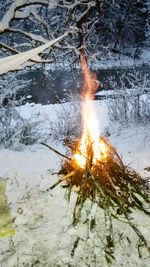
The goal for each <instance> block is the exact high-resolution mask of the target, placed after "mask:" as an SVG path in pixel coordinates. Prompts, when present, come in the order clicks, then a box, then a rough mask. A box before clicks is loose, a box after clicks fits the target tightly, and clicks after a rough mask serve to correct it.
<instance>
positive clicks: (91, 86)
mask: <svg viewBox="0 0 150 267" xmlns="http://www.w3.org/2000/svg"><path fill="white" fill-rule="evenodd" d="M81 66H82V73H83V78H84V86H83V88H82V94H81V96H82V103H81V114H82V123H83V130H82V134H81V136H80V137H79V138H78V140H70V141H69V142H68V143H67V146H68V149H69V153H67V154H66V155H63V154H61V153H60V152H58V151H56V150H54V149H52V148H51V147H49V146H48V147H49V148H50V149H52V150H53V151H54V152H56V153H57V154H59V155H60V156H62V157H63V162H62V166H61V169H60V171H59V173H58V175H59V178H60V179H59V180H58V181H57V182H56V183H55V184H54V185H52V186H51V187H50V188H48V189H47V190H51V189H53V188H54V187H55V186H57V185H58V184H60V183H62V184H63V186H64V187H66V188H67V190H68V197H69V198H70V195H71V192H72V191H75V192H76V194H77V199H76V204H75V207H74V212H73V224H74V225H75V224H77V223H78V222H79V221H80V217H81V211H82V208H83V206H84V203H85V202H86V200H90V201H91V202H92V203H95V204H96V205H97V206H98V207H100V208H102V209H103V210H104V211H107V212H106V213H107V215H108V214H109V218H110V220H111V217H114V218H116V219H119V216H124V218H125V219H126V220H127V222H128V223H129V224H130V226H131V227H132V228H133V230H134V231H135V232H136V234H137V235H138V237H139V238H140V239H141V240H142V242H143V243H144V245H145V246H146V247H147V248H148V245H147V241H146V240H145V238H144V237H143V235H142V234H141V232H140V231H139V230H138V229H137V228H136V226H135V225H134V224H133V223H132V221H131V218H130V213H131V212H132V211H133V210H134V209H136V210H139V211H142V212H144V213H145V214H147V215H150V212H149V211H148V209H147V208H146V205H147V204H148V205H149V203H150V201H149V186H148V180H147V179H142V178H141V176H140V175H139V174H138V173H137V172H136V171H134V170H133V169H131V168H130V167H128V166H125V165H124V164H123V161H122V159H121V157H120V156H119V155H118V153H117V151H116V149H115V148H114V147H113V146H112V145H111V144H110V142H109V141H108V140H106V138H104V137H103V136H99V124H98V122H99V119H98V116H97V114H96V110H95V107H94V101H93V99H94V93H95V91H96V90H97V87H98V82H97V81H96V77H95V75H93V74H91V73H90V71H89V69H88V66H87V62H86V58H85V56H84V55H82V57H81ZM145 204H146V205H145ZM109 241H110V240H109Z"/></svg>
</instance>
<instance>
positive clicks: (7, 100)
mask: <svg viewBox="0 0 150 267" xmlns="http://www.w3.org/2000/svg"><path fill="white" fill-rule="evenodd" d="M29 83H30V81H24V80H19V78H18V79H17V77H16V76H14V74H7V75H4V76H2V78H1V80H0V145H2V146H4V147H5V148H13V149H18V148H20V147H21V144H24V145H31V144H34V143H36V142H38V141H45V138H46V135H45V134H43V132H42V131H41V127H42V124H43V121H42V119H40V118H38V116H37V117H31V118H29V119H25V118H23V116H22V115H21V114H20V112H19V109H18V106H20V105H21V104H22V103H23V101H24V97H21V98H20V99H19V100H17V98H16V96H17V94H18V93H19V91H20V90H21V89H23V88H24V86H25V85H26V86H27V85H28V84H29Z"/></svg>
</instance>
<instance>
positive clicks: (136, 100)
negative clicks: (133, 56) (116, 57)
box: [108, 71, 150, 124]
mask: <svg viewBox="0 0 150 267" xmlns="http://www.w3.org/2000/svg"><path fill="white" fill-rule="evenodd" d="M125 75H126V74H125V73H124V74H123V75H122V76H120V77H119V80H118V81H115V80H114V78H113V77H112V78H111V81H110V83H111V86H112V88H113V93H112V94H111V96H110V99H108V110H109V117H110V120H111V121H118V122H120V123H122V124H127V123H129V124H130V123H147V122H149V121H150V78H149V76H148V75H143V74H142V73H140V72H137V71H134V72H133V73H131V74H129V76H128V77H126V76H125Z"/></svg>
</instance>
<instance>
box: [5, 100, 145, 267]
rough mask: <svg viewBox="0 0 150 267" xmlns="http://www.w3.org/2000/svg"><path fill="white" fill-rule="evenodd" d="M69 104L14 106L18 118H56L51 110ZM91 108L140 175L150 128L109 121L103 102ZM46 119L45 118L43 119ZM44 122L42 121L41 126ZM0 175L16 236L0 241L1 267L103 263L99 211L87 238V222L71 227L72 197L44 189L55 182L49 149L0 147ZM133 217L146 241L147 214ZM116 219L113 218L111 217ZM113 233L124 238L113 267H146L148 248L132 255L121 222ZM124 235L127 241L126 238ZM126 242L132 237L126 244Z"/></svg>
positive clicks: (130, 234) (133, 245) (129, 232)
mask: <svg viewBox="0 0 150 267" xmlns="http://www.w3.org/2000/svg"><path fill="white" fill-rule="evenodd" d="M71 106H72V103H71V102H68V103H65V104H63V105H61V104H56V105H46V106H42V105H40V104H37V105H34V104H26V105H24V106H21V107H19V109H20V112H21V114H22V116H24V117H25V118H30V117H31V115H33V114H39V116H40V117H47V116H48V117H49V119H52V120H53V121H55V120H57V116H56V111H58V110H59V111H63V109H64V107H65V108H66V109H70V107H71ZM95 108H96V110H97V113H98V117H99V120H100V122H101V123H100V131H101V132H103V131H104V129H105V128H106V127H107V128H109V132H110V133H111V135H110V138H109V139H110V141H111V144H112V145H114V146H115V147H116V148H117V150H118V152H119V153H120V154H121V155H122V157H123V161H124V162H125V163H126V164H129V165H130V166H131V167H133V168H135V170H137V171H139V172H140V173H141V174H142V175H143V176H144V177H146V176H148V172H146V171H144V170H143V169H144V168H145V167H149V166H150V157H149V151H150V138H149V132H150V126H149V125H148V126H137V127H136V126H133V127H128V128H127V127H126V128H123V127H122V126H120V125H110V124H109V123H110V122H109V121H108V115H107V105H106V102H105V101H102V102H100V101H95ZM45 123H46V121H45ZM43 126H44V125H43ZM49 144H50V145H51V146H52V147H54V148H56V149H58V150H59V151H60V152H62V153H65V148H64V146H63V145H62V143H58V142H57V143H56V142H54V141H53V140H49ZM0 162H1V164H0V177H2V178H3V179H4V180H5V181H6V183H7V198H8V203H9V207H10V210H11V215H12V218H14V228H15V235H13V236H11V237H5V238H1V239H0V262H1V266H2V267H12V266H14V267H15V266H19V267H22V266H29V267H31V266H39V267H42V266H47V267H50V266H52V267H53V266H57V267H58V266H60V267H66V266H68V267H69V266H72V267H84V266H90V267H94V266H96V267H100V266H101V267H105V266H108V265H107V263H106V260H105V257H104V236H105V234H104V232H105V231H104V229H105V222H104V215H103V212H102V211H101V210H99V211H98V212H97V222H98V224H97V231H98V233H99V234H100V235H101V238H97V235H96V234H95V232H93V233H90V238H87V236H88V231H87V225H86V224H83V223H82V222H81V223H79V225H78V226H76V227H73V226H72V225H71V223H72V212H73V206H74V203H75V199H76V194H75V193H73V194H72V197H71V201H70V203H68V202H67V200H66V198H65V192H66V191H65V189H63V188H61V187H60V186H58V187H56V188H55V189H53V191H51V192H47V191H46V189H47V188H48V187H49V186H50V185H52V184H53V183H54V182H55V181H57V179H58V177H57V175H56V174H54V175H52V173H55V172H58V171H59V169H60V165H61V159H60V158H59V157H58V156H57V155H55V154H54V153H53V152H52V151H49V150H48V148H46V147H44V146H42V145H40V144H36V145H32V146H28V147H26V148H24V150H22V151H11V150H8V149H1V150H0ZM88 205H89V203H87V204H86V207H85V210H84V214H83V217H85V218H86V213H87V210H88ZM133 217H134V220H135V221H136V224H137V225H138V226H139V228H140V230H141V231H142V233H143V235H144V236H145V237H146V238H147V239H149V241H150V234H149V233H150V231H149V225H148V221H147V218H146V216H144V215H143V216H141V214H139V213H138V212H136V213H133ZM114 221H115V220H114ZM114 225H115V234H116V233H117V232H119V233H120V235H121V234H122V235H123V236H124V241H122V243H116V252H115V258H116V261H113V263H112V266H114V267H120V266H124V267H126V266H132V267H133V266H137V267H148V266H149V260H148V258H147V252H146V251H145V250H144V249H143V250H142V252H143V255H145V256H143V257H142V258H139V256H138V253H137V248H136V247H137V244H138V240H137V238H136V236H135V234H134V232H133V231H132V230H131V229H129V227H128V226H127V225H126V224H122V223H121V222H118V221H115V224H114ZM77 238H79V243H78V246H77V248H76V250H75V252H74V255H73V256H71V254H72V253H73V248H74V243H75V241H76V240H77ZM128 239H129V240H128ZM129 241H132V242H131V244H130V242H129Z"/></svg>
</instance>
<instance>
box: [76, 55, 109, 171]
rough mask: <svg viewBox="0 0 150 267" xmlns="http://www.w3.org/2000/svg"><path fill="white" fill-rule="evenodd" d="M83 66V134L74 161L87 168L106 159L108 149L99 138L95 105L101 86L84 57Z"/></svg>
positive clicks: (82, 59)
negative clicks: (97, 91)
mask: <svg viewBox="0 0 150 267" xmlns="http://www.w3.org/2000/svg"><path fill="white" fill-rule="evenodd" d="M81 66H82V72H83V78H84V87H83V92H84V94H83V101H82V106H81V110H82V120H83V133H82V136H81V140H80V142H79V147H78V149H77V152H76V153H75V155H74V160H75V162H76V163H77V164H78V166H79V167H81V168H85V167H86V164H89V161H92V164H96V162H97V161H101V160H102V159H105V158H106V156H107V149H106V145H105V143H104V142H103V140H101V139H100V137H99V123H98V119H97V114H96V111H95V108H94V105H93V99H94V93H95V91H96V89H97V87H98V85H99V84H98V82H97V81H96V77H95V75H93V74H91V73H90V71H89V69H88V66H87V62H86V59H85V56H83V55H82V56H81ZM89 152H90V153H89ZM89 154H90V155H92V158H91V159H89Z"/></svg>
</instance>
